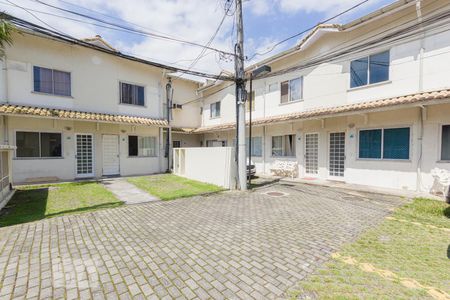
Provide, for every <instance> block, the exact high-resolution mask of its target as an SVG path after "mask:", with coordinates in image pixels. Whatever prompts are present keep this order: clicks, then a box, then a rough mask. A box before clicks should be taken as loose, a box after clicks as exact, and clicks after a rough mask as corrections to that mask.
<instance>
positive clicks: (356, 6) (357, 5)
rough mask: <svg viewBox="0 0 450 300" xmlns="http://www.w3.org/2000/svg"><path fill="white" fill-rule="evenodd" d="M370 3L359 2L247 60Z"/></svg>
mask: <svg viewBox="0 0 450 300" xmlns="http://www.w3.org/2000/svg"><path fill="white" fill-rule="evenodd" d="M368 1H369V0H363V1H361V2H359V3H357V4H355V5H353V6H352V7H350V8H347V9H346V10H344V11H342V12H340V13H338V14H337V15H334V16H332V17H330V18H328V19H326V20H322V21H320V22H319V23H317V24H316V25H314V26H312V27H309V28H307V29H305V30H303V31H301V32H299V33H296V34H294V35H291V36H289V37H287V38H285V39H283V40H281V41H279V42H277V43H275V44H274V45H272V46H271V47H270V48H269V49H268V50H266V51H264V52H255V53H254V54H252V55H251V56H250V58H247V59H246V60H247V61H251V60H252V59H253V58H255V57H256V56H262V55H266V54H268V53H270V52H272V51H273V50H275V48H276V47H278V46H279V45H281V44H283V43H285V42H287V41H289V40H291V39H293V38H296V37H299V36H301V35H303V34H305V33H306V32H308V31H311V30H313V29H314V28H316V27H317V26H319V25H321V24H324V23H327V22H329V21H331V20H333V19H336V18H338V17H340V16H342V15H344V14H346V13H348V12H349V11H352V10H353V9H356V8H358V7H359V6H361V5H363V4H364V3H366V2H368Z"/></svg>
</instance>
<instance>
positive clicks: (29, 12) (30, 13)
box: [6, 0, 62, 33]
mask: <svg viewBox="0 0 450 300" xmlns="http://www.w3.org/2000/svg"><path fill="white" fill-rule="evenodd" d="M6 1H7V2H8V3H9V5H11V6H14V7H18V8H20V9H22V10H24V11H25V12H26V13H28V14H29V15H31V16H32V17H33V18H35V19H36V20H38V21H39V22H41V23H42V24H44V25H45V26H48V27H49V28H51V29H53V30H55V31H57V32H59V33H62V32H61V31H59V30H58V29H56V28H55V27H53V26H51V25H50V24H48V23H46V22H45V21H44V20H42V19H40V18H39V17H38V16H36V15H35V14H33V13H32V12H31V11H30V10H29V9H27V8H25V7H23V6H20V5H18V4H15V3H12V2H11V1H9V0H6Z"/></svg>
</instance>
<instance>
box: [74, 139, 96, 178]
mask: <svg viewBox="0 0 450 300" xmlns="http://www.w3.org/2000/svg"><path fill="white" fill-rule="evenodd" d="M93 140H94V138H93V136H92V134H83V133H78V134H76V149H77V154H76V156H75V157H76V173H77V177H92V176H94V151H93V150H94V149H93V148H94V143H93Z"/></svg>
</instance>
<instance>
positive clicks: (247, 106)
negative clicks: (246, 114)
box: [245, 91, 255, 111]
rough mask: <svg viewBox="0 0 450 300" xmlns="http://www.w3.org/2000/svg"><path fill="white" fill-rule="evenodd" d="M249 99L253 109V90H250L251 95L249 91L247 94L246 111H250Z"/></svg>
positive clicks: (253, 109)
mask: <svg viewBox="0 0 450 300" xmlns="http://www.w3.org/2000/svg"><path fill="white" fill-rule="evenodd" d="M250 96H251V97H250ZM250 101H251V102H252V111H255V91H252V93H251V95H250V93H249V94H248V99H247V101H245V110H246V111H250Z"/></svg>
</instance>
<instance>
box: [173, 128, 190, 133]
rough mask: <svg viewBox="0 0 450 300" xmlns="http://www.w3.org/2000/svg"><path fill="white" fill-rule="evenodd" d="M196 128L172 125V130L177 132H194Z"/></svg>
mask: <svg viewBox="0 0 450 300" xmlns="http://www.w3.org/2000/svg"><path fill="white" fill-rule="evenodd" d="M195 130H196V128H184V127H172V132H176V133H192V132H193V131H195Z"/></svg>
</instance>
